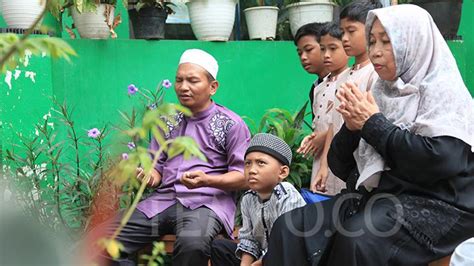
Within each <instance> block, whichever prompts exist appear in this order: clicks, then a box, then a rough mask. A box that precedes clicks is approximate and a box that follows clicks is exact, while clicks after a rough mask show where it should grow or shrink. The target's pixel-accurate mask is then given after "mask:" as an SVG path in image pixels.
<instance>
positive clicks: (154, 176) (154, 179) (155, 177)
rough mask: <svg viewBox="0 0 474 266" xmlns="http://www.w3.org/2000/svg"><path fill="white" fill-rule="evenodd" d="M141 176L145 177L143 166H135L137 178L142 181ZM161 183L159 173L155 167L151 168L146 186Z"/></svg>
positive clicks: (154, 185)
mask: <svg viewBox="0 0 474 266" xmlns="http://www.w3.org/2000/svg"><path fill="white" fill-rule="evenodd" d="M143 178H145V172H144V170H143V168H141V167H138V168H137V179H138V180H140V182H143ZM160 183H161V174H160V173H159V172H158V171H156V169H155V168H153V169H151V175H150V179H149V180H148V182H147V186H148V187H152V188H154V187H157V186H158V185H159V184H160Z"/></svg>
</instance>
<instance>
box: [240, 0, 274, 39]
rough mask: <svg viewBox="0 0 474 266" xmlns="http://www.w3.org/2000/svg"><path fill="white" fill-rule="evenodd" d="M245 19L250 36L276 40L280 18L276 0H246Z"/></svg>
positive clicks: (244, 2) (244, 3)
mask: <svg viewBox="0 0 474 266" xmlns="http://www.w3.org/2000/svg"><path fill="white" fill-rule="evenodd" d="M242 5H243V7H244V8H245V9H244V13H245V19H246V21H247V28H248V31H249V38H250V39H251V40H252V39H259V40H274V39H275V35H276V26H277V20H278V10H279V9H278V7H276V5H277V1H276V0H244V1H242Z"/></svg>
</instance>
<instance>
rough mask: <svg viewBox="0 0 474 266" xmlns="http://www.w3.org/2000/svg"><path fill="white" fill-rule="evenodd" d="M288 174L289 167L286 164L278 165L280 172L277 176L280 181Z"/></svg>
mask: <svg viewBox="0 0 474 266" xmlns="http://www.w3.org/2000/svg"><path fill="white" fill-rule="evenodd" d="M289 174H290V167H288V165H282V166H281V167H280V174H279V175H278V177H279V178H280V181H283V179H285V178H286V177H287V176H288V175H289Z"/></svg>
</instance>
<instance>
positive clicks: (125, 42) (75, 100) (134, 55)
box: [0, 1, 474, 146]
mask: <svg viewBox="0 0 474 266" xmlns="http://www.w3.org/2000/svg"><path fill="white" fill-rule="evenodd" d="M473 10H474V2H473V1H464V8H463V17H462V21H461V28H460V31H459V33H460V34H461V35H462V36H463V37H464V40H463V41H458V42H449V46H450V48H451V49H452V51H453V53H454V55H455V57H456V60H457V62H458V65H459V68H460V71H461V73H462V75H463V77H464V79H465V82H466V85H467V86H468V87H469V88H470V90H471V93H473V94H474V75H473V74H474V73H473V72H474V62H473V60H469V59H471V58H474V33H473V32H472V31H471V29H472V25H474V24H473V23H474V17H473V16H469V14H470V13H471V14H472V11H473ZM122 13H123V10H122ZM65 20H66V21H67V20H68V18H65ZM126 22H127V17H126V15H125V16H124V23H122V25H121V26H119V29H118V32H119V36H120V38H119V39H117V40H81V39H78V40H68V42H69V43H70V44H71V45H72V46H73V47H74V49H76V51H77V53H78V54H79V57H77V58H74V59H73V60H72V62H71V63H67V62H64V61H54V62H52V61H51V60H50V59H49V58H41V57H36V58H31V60H30V64H29V65H28V66H21V67H19V70H20V71H22V72H21V73H20V74H19V76H18V78H17V79H15V78H12V82H11V83H12V87H11V89H10V87H9V86H8V85H7V84H6V83H5V75H1V76H0V136H1V141H2V143H3V146H5V145H6V144H8V145H10V144H11V143H13V142H14V141H12V139H13V137H14V134H15V132H18V133H21V134H24V135H32V134H34V130H33V124H34V123H35V122H37V121H40V120H41V119H42V117H43V115H44V114H46V113H48V112H49V109H50V107H51V103H50V101H49V97H50V96H51V95H55V96H56V97H58V99H60V100H66V101H67V102H68V103H69V105H70V106H73V107H74V110H75V114H76V116H75V117H76V120H77V121H76V122H77V127H78V129H79V130H81V131H82V132H85V131H86V130H87V129H89V128H91V127H100V126H102V125H103V124H104V123H116V122H118V120H119V116H118V112H117V110H119V109H127V108H130V107H131V106H132V105H133V101H132V100H131V99H129V98H128V96H127V93H126V87H127V85H128V84H130V83H134V84H135V85H137V86H139V87H145V88H149V89H152V88H154V87H155V86H156V85H157V83H158V82H159V81H160V80H162V79H166V78H167V79H171V80H173V79H174V72H175V69H176V64H177V62H178V59H179V56H180V54H181V53H182V51H184V50H185V49H188V48H202V49H205V50H208V51H210V52H211V53H212V54H214V55H215V56H216V58H217V60H218V61H219V63H220V72H219V78H218V79H219V81H220V88H219V91H218V93H217V95H216V97H215V99H216V101H217V102H219V103H221V104H223V105H226V106H228V107H229V108H230V109H232V110H234V111H236V112H237V113H238V114H240V115H242V116H249V117H251V118H253V119H255V120H258V119H259V118H260V117H261V115H262V114H263V113H264V111H265V110H267V109H269V108H273V107H280V108H286V109H289V110H292V111H295V110H297V109H298V107H299V106H301V105H302V104H303V103H304V101H305V100H306V99H307V93H308V90H309V87H310V84H311V82H312V81H313V79H314V78H315V77H314V76H310V75H308V74H306V73H305V72H304V71H303V70H302V69H301V67H300V66H299V62H298V59H297V56H296V53H295V48H294V46H293V44H292V43H291V42H253V41H242V42H227V43H210V42H198V41H171V40H163V41H142V40H129V39H127V38H128V36H127V34H128V31H127V30H128V25H127V23H126ZM2 23H3V21H2V20H1V17H0V27H1V26H4V25H2ZM64 38H66V39H67V38H68V37H67V36H64ZM25 71H31V72H34V73H36V77H35V81H34V82H33V81H32V80H31V79H30V78H26V77H25ZM13 74H14V73H13ZM167 99H168V100H169V101H176V98H175V96H174V92H172V91H170V92H169V93H168V94H167ZM12 128H13V129H12Z"/></svg>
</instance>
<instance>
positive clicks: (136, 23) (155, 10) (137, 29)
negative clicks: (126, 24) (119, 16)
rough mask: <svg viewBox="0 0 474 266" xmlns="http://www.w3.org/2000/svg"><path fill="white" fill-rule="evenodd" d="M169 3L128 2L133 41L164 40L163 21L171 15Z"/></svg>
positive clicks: (133, 0)
mask: <svg viewBox="0 0 474 266" xmlns="http://www.w3.org/2000/svg"><path fill="white" fill-rule="evenodd" d="M171 6H174V4H173V3H171V2H170V1H165V0H129V1H128V16H129V18H130V22H131V24H132V31H133V34H132V35H133V37H134V38H135V39H147V40H153V39H164V38H165V21H166V19H167V18H168V15H170V14H172V13H173V9H172V8H171Z"/></svg>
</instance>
